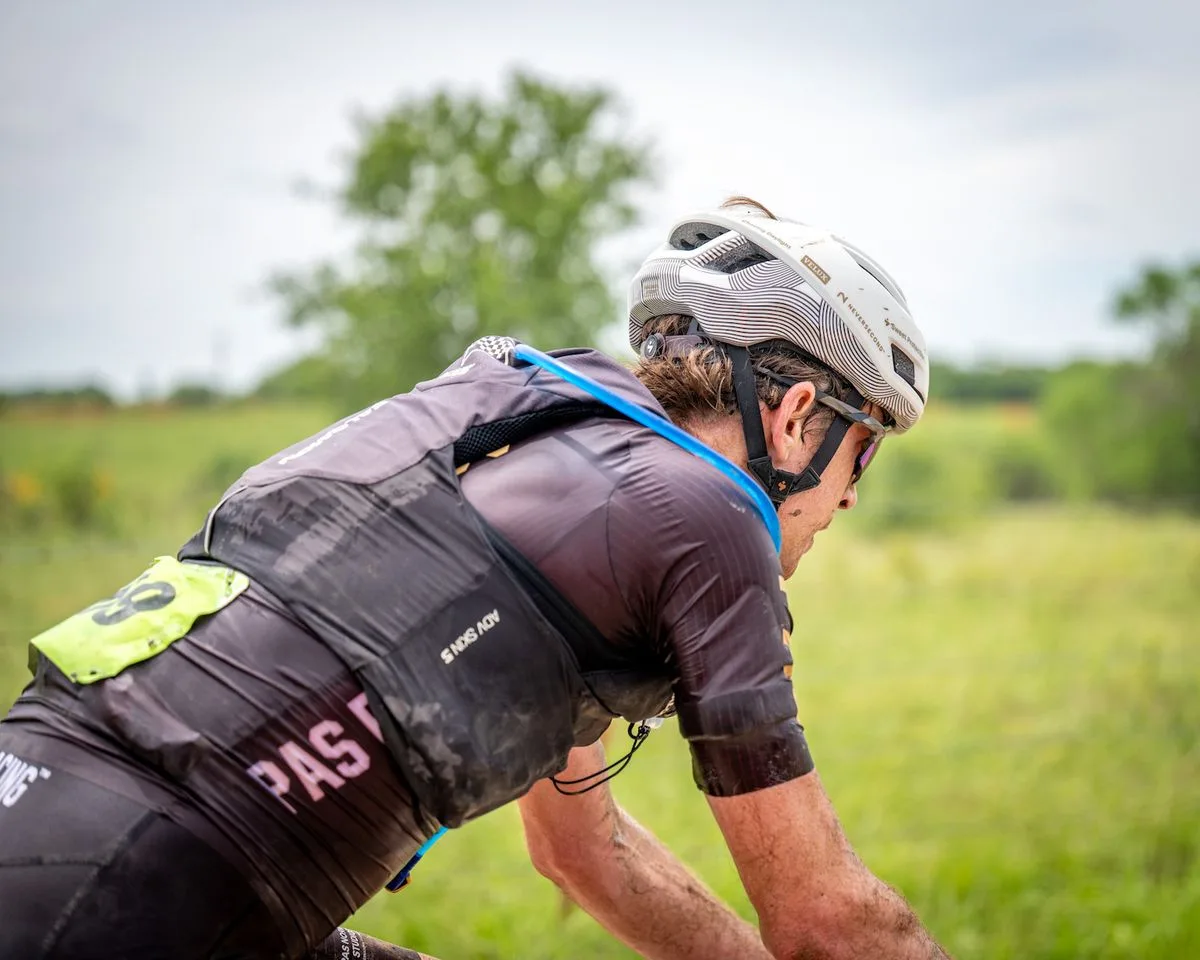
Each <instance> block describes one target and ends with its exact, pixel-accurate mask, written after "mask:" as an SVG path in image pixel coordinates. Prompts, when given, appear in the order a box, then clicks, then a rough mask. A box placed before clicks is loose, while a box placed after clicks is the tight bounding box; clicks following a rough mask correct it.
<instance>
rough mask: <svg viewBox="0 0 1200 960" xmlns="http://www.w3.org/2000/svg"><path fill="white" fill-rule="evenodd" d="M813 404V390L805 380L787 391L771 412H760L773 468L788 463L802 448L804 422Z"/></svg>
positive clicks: (814, 395) (815, 392)
mask: <svg viewBox="0 0 1200 960" xmlns="http://www.w3.org/2000/svg"><path fill="white" fill-rule="evenodd" d="M816 401H817V388H816V386H815V385H813V384H812V383H811V382H810V381H808V380H803V381H801V382H800V383H796V384H793V385H792V386H790V387H788V391H787V393H785V394H784V395H783V401H782V402H781V403H780V404H779V406H778V407H776V408H775V409H774V410H767V409H766V408H764V412H763V430H764V431H765V432H766V434H767V443H768V446H769V450H770V454H771V459H772V460H774V461H775V462H776V464H779V463H784V462H786V461H787V460H789V459H790V458H791V456H792V454H794V453H795V452H796V451H797V450H798V449H800V448H801V447H803V446H804V421H805V420H807V419H808V415H809V414H810V413H812V409H813V404H814V403H816Z"/></svg>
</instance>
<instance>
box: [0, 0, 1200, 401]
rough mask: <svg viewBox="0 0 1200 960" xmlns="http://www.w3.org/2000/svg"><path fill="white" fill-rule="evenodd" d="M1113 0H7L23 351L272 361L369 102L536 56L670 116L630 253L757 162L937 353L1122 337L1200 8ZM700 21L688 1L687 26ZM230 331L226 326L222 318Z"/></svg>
mask: <svg viewBox="0 0 1200 960" xmlns="http://www.w3.org/2000/svg"><path fill="white" fill-rule="evenodd" d="M1127 15H1128V8H1127V7H1121V6H1118V5H1117V4H1115V3H1110V2H1108V0H1098V2H1089V3H1083V2H1078V3H1065V4H1056V5H1053V6H1052V7H1045V6H1044V5H1038V4H1034V3H1032V2H1028V0H1017V2H1014V3H1010V4H1007V5H1005V6H1004V7H995V6H993V7H986V8H984V7H980V5H977V4H961V3H952V2H949V0H938V2H935V0H917V2H915V3H911V4H906V5H902V6H901V5H895V4H888V3H884V2H883V0H875V2H870V3H860V4H854V5H845V4H843V5H832V4H831V5H825V6H823V7H820V8H807V7H801V6H798V5H794V4H784V3H776V4H767V5H765V6H760V7H756V8H754V12H752V13H748V14H747V15H746V16H744V17H743V18H742V19H741V20H738V19H735V18H733V17H731V15H730V10H729V8H728V5H726V4H716V3H688V4H683V3H670V4H656V5H646V4H633V3H629V2H614V3H610V4H606V5H603V6H600V5H596V6H589V7H582V8H579V9H578V10H573V11H572V14H571V16H570V17H569V18H567V17H564V16H563V15H562V8H561V5H552V4H549V3H524V4H517V5H487V4H482V3H463V2H459V3H453V2H452V3H448V4H439V5H438V6H437V7H436V8H419V9H414V8H411V7H408V6H407V5H397V4H391V3H382V2H380V3H372V2H359V3H348V4H343V5H338V6H336V7H335V6H330V5H328V4H324V3H317V2H313V0H295V2H293V3H287V4H283V3H272V2H265V3H259V4H254V5H245V6H242V7H225V8H221V10H220V11H219V12H217V11H216V10H215V8H200V7H193V6H190V5H178V4H170V5H167V4H159V3H151V2H148V0H141V2H136V0H126V2H124V3H122V2H117V0H112V2H108V3H105V4H92V5H87V4H75V5H71V6H70V7H64V6H60V5H52V4H41V3H31V2H28V0H25V2H10V3H9V4H7V5H6V6H5V8H4V12H3V13H0V17H2V18H3V19H0V38H4V39H0V210H3V211H4V220H3V223H2V224H0V287H3V289H5V291H6V296H5V300H4V302H3V304H2V305H0V330H2V332H3V338H4V349H3V350H2V351H0V382H7V383H15V382H28V381H30V380H33V379H56V380H65V379H69V378H72V377H79V376H82V375H83V374H84V373H85V372H87V371H98V372H100V373H101V374H103V376H104V377H105V378H106V379H108V380H109V381H110V382H112V383H113V384H114V385H115V386H117V387H118V388H119V389H121V390H123V391H125V392H129V391H131V390H133V389H135V388H136V386H137V384H138V383H139V382H142V381H145V380H154V381H155V382H156V383H157V385H158V386H160V387H161V386H165V385H166V384H168V383H170V382H172V381H174V380H177V379H179V378H182V377H185V376H200V375H205V374H207V373H208V372H209V370H210V368H211V367H212V366H213V364H214V363H215V362H216V361H217V359H219V358H220V357H221V356H222V355H223V354H227V355H228V362H227V368H226V369H225V371H224V376H225V378H226V382H228V383H231V384H237V385H244V384H248V383H250V382H252V381H253V379H254V378H255V377H257V376H259V375H261V374H262V373H263V372H264V370H265V369H266V368H268V367H269V366H271V365H272V364H275V363H278V362H281V361H282V360H283V359H285V358H286V357H288V356H290V355H293V354H294V353H295V352H296V351H297V350H298V349H301V348H302V346H303V344H302V343H301V342H300V341H298V340H297V339H296V337H295V336H294V335H293V334H291V333H289V332H287V331H285V330H283V329H282V327H281V326H280V322H279V311H278V308H277V306H276V305H274V304H273V303H271V302H270V301H269V300H266V299H264V298H263V297H262V295H261V289H262V286H261V284H262V281H263V279H264V278H265V277H266V276H267V275H268V273H270V272H271V271H272V270H274V269H277V268H279V267H282V266H288V265H295V264H299V263H303V262H306V261H311V260H312V259H314V258H317V257H320V256H324V255H330V254H334V253H337V252H338V251H341V250H345V249H347V247H348V245H349V243H350V240H351V238H352V235H353V234H352V231H351V230H350V229H349V228H348V226H347V225H346V224H344V223H341V222H340V221H338V219H337V218H336V216H335V214H334V211H333V210H332V209H331V208H330V207H329V206H325V205H321V204H317V203H313V202H304V201H302V200H300V199H298V198H297V196H296V195H295V193H294V191H293V189H292V188H293V185H294V184H295V183H296V181H297V180H299V179H301V178H310V179H313V180H316V181H318V182H320V183H324V184H331V183H335V182H336V181H337V179H338V177H339V172H340V169H341V166H340V164H341V163H343V162H344V155H345V153H346V151H348V150H349V149H350V148H351V147H352V145H353V131H352V126H351V123H350V119H349V117H350V112H351V110H352V108H355V107H362V108H365V109H366V110H368V112H370V111H378V110H380V109H383V108H384V107H385V106H386V105H387V104H389V103H390V102H392V101H393V100H394V99H395V98H396V97H397V96H400V95H417V94H420V93H422V92H425V91H428V90H430V89H431V88H432V87H434V86H435V85H438V84H441V83H454V84H456V85H459V86H476V87H485V88H490V89H496V87H497V86H498V84H499V81H500V78H501V76H502V75H503V73H504V71H505V70H506V69H507V68H509V67H510V66H512V65H513V64H517V63H520V64H524V65H527V66H530V67H532V68H534V69H535V70H536V71H537V72H539V73H541V74H543V75H546V76H548V77H551V78H557V79H561V80H564V81H571V82H601V83H604V84H607V85H610V86H612V87H614V88H615V89H616V90H618V92H619V93H620V95H621V97H622V99H623V101H624V103H625V105H626V108H627V115H628V120H627V123H628V124H629V128H630V131H631V132H632V133H634V134H635V135H638V136H649V137H652V138H653V139H654V141H655V142H656V144H657V153H658V156H659V160H660V163H659V166H660V172H661V174H662V175H661V177H660V181H659V183H658V184H657V185H656V186H655V187H654V188H653V189H651V190H645V191H642V192H641V193H640V194H639V199H640V201H641V205H642V207H643V208H644V210H645V215H646V218H645V219H646V222H645V224H644V226H643V227H642V228H641V229H639V230H637V231H635V232H633V233H632V234H631V235H630V236H629V237H628V238H626V241H625V242H624V243H623V244H621V245H620V246H619V247H616V246H615V245H608V246H607V247H606V257H608V258H610V259H611V261H612V262H613V263H614V264H622V265H623V264H627V263H629V262H631V261H633V260H636V259H637V258H639V257H640V256H641V254H643V253H644V252H646V251H647V250H648V249H649V247H650V246H652V245H653V244H654V243H656V242H657V241H658V238H659V236H660V234H662V233H663V232H664V231H665V228H666V226H667V225H668V224H669V223H670V222H671V221H672V220H673V219H674V218H676V217H678V216H681V215H683V214H684V213H686V212H688V211H690V210H691V209H693V208H695V207H698V206H704V205H709V204H712V203H715V202H717V201H719V200H720V199H721V198H722V197H723V196H724V195H726V194H728V193H734V192H738V193H741V192H745V193H750V194H752V195H758V196H761V198H762V199H763V200H764V201H766V202H768V204H770V205H772V206H774V207H778V208H779V210H780V211H781V212H784V213H786V214H787V215H790V216H795V217H799V218H801V219H807V220H810V221H812V222H817V223H822V224H825V225H828V226H830V227H832V228H834V229H836V230H837V231H838V232H840V233H842V234H844V235H845V236H847V237H849V238H851V239H853V240H854V241H855V242H856V243H859V244H861V245H862V246H863V247H864V248H865V249H867V250H869V251H870V252H871V253H872V254H873V255H875V256H877V257H878V258H879V259H880V260H881V262H883V263H884V264H886V265H887V267H888V269H889V270H890V271H892V272H893V273H894V274H895V275H896V276H897V278H898V279H899V280H900V282H901V284H902V285H903V286H904V288H905V290H906V292H907V293H908V295H909V298H910V301H911V302H912V304H913V306H914V309H915V310H916V311H917V314H918V316H919V317H920V319H921V321H922V323H923V324H924V325H925V326H926V328H927V332H928V334H929V339H930V341H931V343H932V344H933V345H934V348H935V350H938V351H940V352H942V353H943V354H950V355H957V356H970V355H973V354H1007V355H1016V356H1042V357H1059V356H1063V355H1066V354H1068V353H1070V352H1074V351H1079V350H1091V351H1097V350H1110V351H1111V350H1116V349H1126V348H1128V346H1129V345H1130V344H1131V343H1132V342H1133V341H1132V340H1131V339H1130V337H1129V335H1128V334H1125V333H1121V332H1119V331H1116V330H1113V329H1110V328H1109V327H1108V326H1107V325H1106V324H1105V322H1104V311H1105V305H1106V303H1107V300H1108V298H1109V296H1110V295H1111V293H1112V291H1113V288H1114V286H1115V285H1116V284H1117V283H1119V282H1121V281H1122V280H1124V279H1126V278H1128V277H1129V276H1131V275H1132V272H1133V270H1134V269H1135V268H1136V265H1137V264H1138V263H1140V262H1141V261H1142V260H1145V259H1147V258H1150V257H1163V258H1167V259H1171V260H1177V259H1178V258H1180V257H1182V256H1184V255H1185V254H1188V253H1193V254H1194V253H1196V252H1197V247H1198V246H1200V244H1198V243H1197V227H1196V224H1197V222H1200V217H1197V214H1198V213H1200V209H1198V207H1200V187H1198V186H1197V185H1196V183H1195V179H1194V175H1193V173H1192V171H1191V170H1190V169H1189V165H1190V162H1191V158H1192V157H1194V156H1195V155H1196V152H1197V149H1196V148H1197V146H1200V144H1197V142H1196V140H1197V136H1198V133H1197V130H1196V125H1195V124H1194V123H1189V122H1186V118H1188V117H1192V116H1194V109H1195V107H1194V104H1195V102H1196V97H1197V93H1198V92H1200V66H1197V64H1196V63H1194V62H1193V61H1194V57H1193V56H1192V55H1191V52H1190V50H1189V45H1188V41H1187V37H1188V36H1194V35H1195V33H1196V30H1195V28H1196V26H1197V24H1198V21H1200V16H1198V15H1197V14H1196V13H1192V12H1190V11H1189V10H1187V9H1184V7H1183V6H1182V5H1175V4H1169V3H1155V2H1150V3H1143V4H1140V5H1139V8H1138V29H1137V30H1131V29H1130V28H1129V26H1128V24H1127V20H1126V18H1127ZM684 27H686V30H685V29H684ZM222 343H228V344H229V346H228V347H221V346H219V345H220V344H222Z"/></svg>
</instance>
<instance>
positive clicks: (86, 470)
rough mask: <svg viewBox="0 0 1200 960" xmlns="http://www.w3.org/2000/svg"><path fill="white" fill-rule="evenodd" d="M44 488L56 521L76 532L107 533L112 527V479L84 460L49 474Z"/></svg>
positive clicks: (56, 469) (58, 468) (63, 466)
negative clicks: (56, 511)
mask: <svg viewBox="0 0 1200 960" xmlns="http://www.w3.org/2000/svg"><path fill="white" fill-rule="evenodd" d="M46 485H47V487H48V489H49V490H50V494H51V496H52V497H53V499H54V502H55V505H56V506H57V508H58V514H59V517H60V518H61V519H62V520H63V521H65V522H66V524H67V525H68V526H70V527H72V528H74V529H77V530H85V529H110V528H111V527H112V525H113V511H112V492H113V490H112V486H113V485H112V478H111V477H110V476H109V474H108V473H107V472H105V471H103V470H100V469H98V468H97V467H95V466H93V465H92V464H91V463H90V462H88V461H86V460H77V461H74V462H72V463H67V464H63V465H61V466H59V467H57V468H55V469H54V470H52V471H51V472H50V474H49V476H48V477H47V478H46Z"/></svg>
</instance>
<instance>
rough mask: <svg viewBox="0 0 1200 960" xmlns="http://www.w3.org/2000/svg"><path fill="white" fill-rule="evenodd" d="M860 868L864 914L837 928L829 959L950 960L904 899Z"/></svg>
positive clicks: (851, 918)
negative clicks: (837, 939) (839, 933)
mask: <svg viewBox="0 0 1200 960" xmlns="http://www.w3.org/2000/svg"><path fill="white" fill-rule="evenodd" d="M855 859H856V860H857V858H855ZM861 869H862V877H863V880H862V883H863V886H864V888H865V889H864V891H863V896H862V898H861V900H860V901H859V902H860V903H861V904H863V905H864V906H865V911H864V915H863V916H862V918H861V921H857V922H856V920H857V918H855V917H852V916H851V917H847V918H846V921H845V922H844V923H842V924H841V925H840V927H839V928H840V930H841V931H842V932H841V935H840V937H839V941H840V942H838V943H837V944H836V945H835V946H834V950H833V952H831V953H830V957H831V958H839V957H847V958H850V957H887V958H893V957H894V958H896V960H908V958H912V960H950V955H949V954H948V953H946V952H945V951H944V950H943V949H942V948H941V947H940V946H938V944H937V942H936V941H935V940H934V939H933V937H932V935H931V934H930V933H929V931H928V930H926V929H925V927H924V926H923V925H922V924H921V921H920V920H919V919H918V918H917V915H916V914H915V913H914V912H913V910H912V908H911V907H910V906H909V905H908V903H907V902H906V901H905V900H904V898H903V897H902V896H900V894H899V893H897V892H896V891H895V890H893V889H892V888H891V887H889V886H888V885H887V884H885V883H884V882H883V881H882V880H880V879H879V878H878V877H876V876H874V875H873V874H872V873H870V871H868V870H867V868H866V867H862V868H861ZM801 956H805V954H801Z"/></svg>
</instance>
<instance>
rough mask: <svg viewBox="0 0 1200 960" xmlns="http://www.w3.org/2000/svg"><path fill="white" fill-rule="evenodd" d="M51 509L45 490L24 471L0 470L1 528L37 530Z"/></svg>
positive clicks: (38, 481) (30, 474)
mask: <svg viewBox="0 0 1200 960" xmlns="http://www.w3.org/2000/svg"><path fill="white" fill-rule="evenodd" d="M50 511H51V504H50V501H49V499H48V498H47V496H46V490H45V488H44V487H43V485H42V483H41V481H40V480H38V478H37V477H36V476H34V475H33V474H32V473H30V472H28V471H25V470H16V471H13V472H10V473H5V472H4V471H0V530H36V529H37V528H38V527H40V526H41V525H43V524H44V523H45V522H46V520H47V517H48V515H49V513H50Z"/></svg>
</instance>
